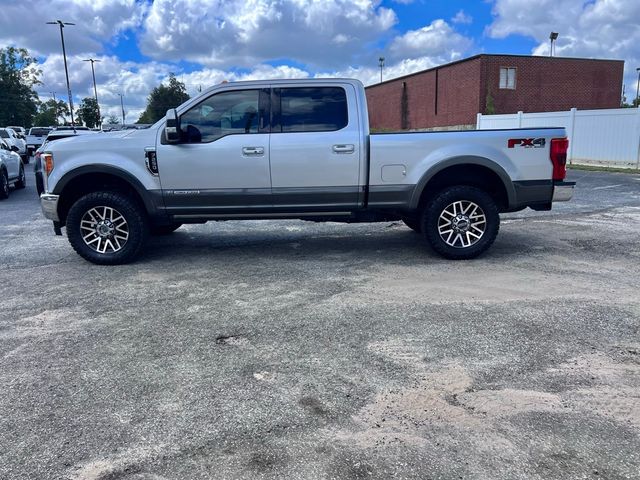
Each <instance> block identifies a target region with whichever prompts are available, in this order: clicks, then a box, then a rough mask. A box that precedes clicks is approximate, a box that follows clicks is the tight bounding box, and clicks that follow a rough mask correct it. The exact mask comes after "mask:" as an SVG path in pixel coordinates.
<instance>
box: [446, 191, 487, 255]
mask: <svg viewBox="0 0 640 480" xmlns="http://www.w3.org/2000/svg"><path fill="white" fill-rule="evenodd" d="M486 229H487V218H486V217H485V214H484V211H483V210H482V208H480V206H479V205H478V204H476V203H473V202H470V201H468V200H459V201H456V202H453V203H451V204H450V205H448V206H447V207H446V208H445V209H444V210H443V211H442V213H441V214H440V218H438V233H439V234H440V238H441V239H442V241H443V242H445V243H446V244H447V245H449V246H451V247H454V248H468V247H470V246H472V245H474V244H475V243H476V242H477V241H478V240H480V239H481V238H482V236H483V235H484V232H485V230H486Z"/></svg>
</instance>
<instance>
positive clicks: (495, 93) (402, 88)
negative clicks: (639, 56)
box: [366, 54, 624, 130]
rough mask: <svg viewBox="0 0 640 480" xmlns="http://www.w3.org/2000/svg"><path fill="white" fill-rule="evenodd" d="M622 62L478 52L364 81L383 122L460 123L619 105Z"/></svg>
mask: <svg viewBox="0 0 640 480" xmlns="http://www.w3.org/2000/svg"><path fill="white" fill-rule="evenodd" d="M623 70H624V61H622V60H594V59H586V58H561V57H532V56H525V55H486V54H481V55H476V56H474V57H470V58H467V59H464V60H459V61H457V62H453V63H448V64H446V65H441V66H439V67H435V68H431V69H429V70H424V71H421V72H417V73H412V74H410V75H406V76H404V77H399V78H394V79H392V80H387V81H386V82H382V83H378V84H375V85H371V86H369V87H367V88H366V93H367V101H368V104H369V120H370V123H371V128H373V129H378V130H405V129H431V128H436V129H437V128H446V127H458V128H461V127H469V126H475V123H476V114H478V113H516V112H518V111H523V112H549V111H558V110H569V109H570V108H572V107H576V108H578V109H596V108H618V107H619V106H620V97H621V93H622V91H621V90H622V75H623ZM487 97H490V100H489V102H487ZM491 101H492V103H493V112H491V111H490V110H491V109H490V108H489V109H488V108H487V106H488V104H489V105H490V104H491Z"/></svg>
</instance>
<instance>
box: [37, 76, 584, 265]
mask: <svg viewBox="0 0 640 480" xmlns="http://www.w3.org/2000/svg"><path fill="white" fill-rule="evenodd" d="M567 145H568V142H567V139H566V134H565V131H564V129H562V128H535V129H521V130H494V131H491V130H483V131H468V132H459V131H458V132H425V133H381V134H372V133H370V132H369V121H368V114H367V103H366V98H365V91H364V88H363V85H362V84H361V83H360V82H358V81H357V80H343V79H325V80H322V79H315V80H272V81H253V82H237V83H224V84H221V85H217V86H215V87H213V88H211V89H209V90H207V91H205V92H203V93H202V94H201V95H199V96H198V97H197V98H193V99H191V100H189V101H187V102H186V103H184V104H183V105H181V106H180V107H178V108H176V109H172V110H169V111H168V112H167V116H166V118H165V119H163V120H161V121H159V122H157V123H156V124H154V125H153V126H152V127H150V128H149V129H147V130H130V131H124V132H115V133H105V134H101V135H95V136H94V135H87V136H84V137H78V138H71V139H63V140H59V141H58V142H55V143H53V144H51V146H50V148H49V147H47V150H46V151H44V152H43V153H42V155H41V160H42V165H43V173H42V175H43V184H44V188H45V192H44V193H43V194H42V195H41V203H42V209H43V211H44V214H45V216H46V217H47V218H49V219H51V220H53V222H54V229H55V232H56V233H57V234H61V227H63V226H65V227H66V232H67V237H68V239H69V242H70V243H71V245H72V246H73V248H74V249H75V250H76V252H77V253H78V254H80V255H81V256H82V257H84V258H85V259H87V260H89V261H91V262H94V263H97V264H120V263H125V262H129V261H132V260H133V259H135V258H136V257H137V256H138V254H139V253H140V252H141V250H142V248H143V245H144V243H145V240H146V238H147V236H148V235H149V234H163V233H170V232H172V231H174V230H175V229H177V228H178V227H179V226H180V225H182V224H184V223H203V222H206V221H209V220H216V221H220V220H241V219H284V218H288V219H291V218H294V219H304V220H312V221H332V222H380V221H392V220H402V221H404V222H405V223H406V224H407V225H408V226H409V227H410V228H412V229H413V230H415V231H416V232H420V233H421V234H422V235H424V237H425V239H426V241H427V243H428V244H430V245H431V247H432V248H433V249H434V250H435V251H436V252H438V253H439V254H440V255H442V256H444V257H446V258H450V259H468V258H473V257H476V256H477V255H479V254H481V253H482V252H484V251H485V250H486V249H487V248H489V246H490V245H491V244H492V243H493V241H494V240H495V238H496V235H497V233H498V229H499V225H500V217H499V213H500V212H510V211H516V210H521V209H524V208H526V207H530V208H533V209H535V210H549V209H551V204H552V202H554V201H566V200H569V199H570V198H571V196H572V192H573V188H574V184H573V183H568V182H565V181H564V178H565V173H566V172H565V162H566V152H567Z"/></svg>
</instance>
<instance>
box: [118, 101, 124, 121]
mask: <svg viewBox="0 0 640 480" xmlns="http://www.w3.org/2000/svg"><path fill="white" fill-rule="evenodd" d="M118 95H120V106H121V107H122V128H124V100H123V99H122V98H123V95H122V94H121V93H119V94H118Z"/></svg>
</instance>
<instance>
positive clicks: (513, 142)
mask: <svg viewBox="0 0 640 480" xmlns="http://www.w3.org/2000/svg"><path fill="white" fill-rule="evenodd" d="M507 145H508V147H509V148H514V147H524V148H544V145H545V140H544V138H510V139H509V140H508V142H507Z"/></svg>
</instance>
